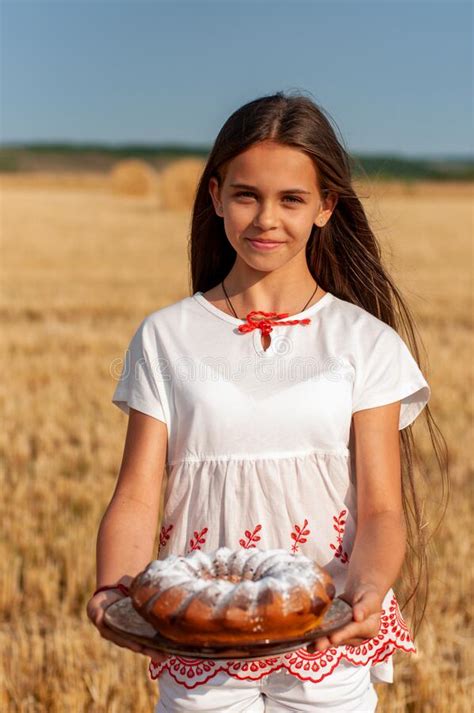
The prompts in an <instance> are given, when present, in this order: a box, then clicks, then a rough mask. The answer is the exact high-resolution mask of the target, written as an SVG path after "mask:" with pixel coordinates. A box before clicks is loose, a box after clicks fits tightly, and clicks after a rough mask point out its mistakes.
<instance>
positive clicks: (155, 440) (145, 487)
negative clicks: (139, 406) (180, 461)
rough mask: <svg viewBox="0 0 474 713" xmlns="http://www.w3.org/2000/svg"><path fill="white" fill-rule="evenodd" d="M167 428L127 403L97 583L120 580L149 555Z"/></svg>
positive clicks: (102, 530) (99, 541)
mask: <svg viewBox="0 0 474 713" xmlns="http://www.w3.org/2000/svg"><path fill="white" fill-rule="evenodd" d="M166 447H167V428H166V424H165V423H164V422H163V421H159V420H158V419H155V418H152V417H151V416H147V415H146V414H144V413H141V412H140V411H136V410H135V409H133V408H130V415H129V421H128V428H127V435H126V438H125V446H124V453H123V458H122V464H121V466H120V471H119V476H118V480H117V484H116V487H115V491H114V494H113V496H112V499H111V501H110V503H109V505H108V507H107V510H106V511H105V513H104V516H103V518H102V521H101V524H100V527H99V532H98V537H97V587H101V586H103V585H104V584H115V583H117V582H123V583H124V584H126V585H128V584H129V583H130V582H131V580H132V579H133V577H134V576H135V575H136V574H138V573H139V572H140V571H141V570H143V569H144V568H145V566H146V565H147V564H148V563H149V562H150V561H151V560H152V559H154V553H153V546H154V542H155V537H156V531H157V526H158V514H159V505H160V497H161V487H162V481H163V473H164V467H165V460H166Z"/></svg>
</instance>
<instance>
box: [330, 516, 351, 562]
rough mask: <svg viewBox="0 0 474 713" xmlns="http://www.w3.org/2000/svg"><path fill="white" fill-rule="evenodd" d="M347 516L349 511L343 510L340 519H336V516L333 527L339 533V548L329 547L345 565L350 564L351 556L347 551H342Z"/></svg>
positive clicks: (331, 545)
mask: <svg viewBox="0 0 474 713" xmlns="http://www.w3.org/2000/svg"><path fill="white" fill-rule="evenodd" d="M345 515H347V510H341V512H340V513H339V517H336V516H335V515H334V517H333V520H334V524H333V527H334V529H335V530H336V532H337V547H336V545H333V544H332V543H331V544H330V545H329V547H330V548H331V549H332V550H334V554H335V556H336V557H339V558H340V560H341V562H342V563H343V564H346V562H349V555H348V554H347V552H346V551H345V550H343V549H342V538H343V536H344V527H345V524H346V520H345Z"/></svg>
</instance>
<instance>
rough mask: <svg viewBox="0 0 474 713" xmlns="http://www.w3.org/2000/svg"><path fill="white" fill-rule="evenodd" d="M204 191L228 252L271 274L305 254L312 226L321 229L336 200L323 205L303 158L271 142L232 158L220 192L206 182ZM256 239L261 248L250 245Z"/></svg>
mask: <svg viewBox="0 0 474 713" xmlns="http://www.w3.org/2000/svg"><path fill="white" fill-rule="evenodd" d="M209 192H210V194H211V198H212V201H213V204H214V208H215V211H216V213H217V215H219V216H221V217H223V218H224V227H225V232H226V235H227V238H228V240H229V242H230V243H231V245H232V247H233V248H234V249H235V251H236V253H237V255H238V256H240V257H241V258H242V259H243V260H244V261H245V262H246V263H247V264H248V265H250V266H251V267H253V268H255V269H257V270H273V269H275V268H276V267H279V266H281V265H283V264H284V263H286V262H288V260H290V259H292V258H293V257H295V256H296V255H297V254H298V253H300V252H301V251H302V250H304V248H305V246H306V243H307V241H308V240H309V237H310V234H311V230H312V228H313V225H314V224H316V225H318V226H319V227H322V226H323V225H325V224H326V223H327V221H328V220H329V218H330V216H331V213H332V211H333V210H334V206H335V204H336V197H335V196H334V197H331V198H328V199H326V201H323V198H322V196H321V194H320V192H319V188H318V178H317V175H316V170H315V167H314V164H313V162H312V160H311V159H310V158H309V157H308V156H307V155H306V154H305V153H303V152H302V151H300V150H299V149H294V148H291V147H289V146H283V145H282V144H278V143H274V142H272V141H265V142H262V143H260V144H255V145H254V146H252V147H251V148H249V149H247V150H246V151H244V152H243V153H241V154H239V155H238V156H236V157H235V158H234V159H232V160H231V161H230V162H229V163H228V165H227V169H226V172H225V177H224V182H223V184H222V187H221V190H220V191H219V186H218V183H217V179H215V178H211V179H210V182H209ZM258 240H261V241H267V243H266V245H267V247H266V249H264V245H265V243H258V242H252V241H258ZM272 243H273V245H272ZM303 256H304V257H305V253H303ZM305 259H306V258H305Z"/></svg>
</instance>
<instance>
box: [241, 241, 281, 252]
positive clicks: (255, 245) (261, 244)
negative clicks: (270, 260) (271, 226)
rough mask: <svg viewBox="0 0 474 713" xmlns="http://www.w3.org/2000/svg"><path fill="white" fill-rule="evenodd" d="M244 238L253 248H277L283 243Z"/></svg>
mask: <svg viewBox="0 0 474 713" xmlns="http://www.w3.org/2000/svg"><path fill="white" fill-rule="evenodd" d="M246 240H248V241H249V243H250V245H251V246H252V247H253V248H254V249H255V250H275V248H278V247H279V246H280V245H283V243H282V242H268V241H266V240H251V239H250V238H246Z"/></svg>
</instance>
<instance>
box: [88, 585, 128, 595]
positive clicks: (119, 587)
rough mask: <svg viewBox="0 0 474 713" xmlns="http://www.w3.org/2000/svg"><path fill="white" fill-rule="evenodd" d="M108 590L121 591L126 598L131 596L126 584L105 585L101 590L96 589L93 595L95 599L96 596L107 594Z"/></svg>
mask: <svg viewBox="0 0 474 713" xmlns="http://www.w3.org/2000/svg"><path fill="white" fill-rule="evenodd" d="M107 589H120V591H121V592H122V594H125V596H126V597H128V595H129V589H128V587H127V585H126V584H121V583H120V582H119V583H118V584H104V586H103V587H99V589H96V590H95V592H94V594H93V595H92V596H93V597H95V595H96V594H98V593H99V592H105V591H106V590H107Z"/></svg>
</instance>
